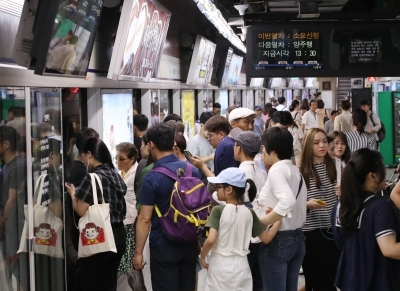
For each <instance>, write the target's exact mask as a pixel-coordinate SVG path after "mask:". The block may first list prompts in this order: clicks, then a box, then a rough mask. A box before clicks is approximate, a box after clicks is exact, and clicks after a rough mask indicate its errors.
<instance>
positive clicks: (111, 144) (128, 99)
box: [101, 90, 133, 162]
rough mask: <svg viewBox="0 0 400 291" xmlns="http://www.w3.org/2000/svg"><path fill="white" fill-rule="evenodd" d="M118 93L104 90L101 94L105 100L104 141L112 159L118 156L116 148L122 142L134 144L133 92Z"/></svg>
mask: <svg viewBox="0 0 400 291" xmlns="http://www.w3.org/2000/svg"><path fill="white" fill-rule="evenodd" d="M115 91H117V92H115ZM118 91H119V90H114V92H111V91H108V90H102V94H101V96H102V100H103V141H104V143H105V144H106V145H107V147H108V149H109V150H110V153H111V157H112V158H114V157H115V156H116V154H117V149H116V146H117V145H118V144H120V143H121V142H130V143H133V102H132V91H131V90H126V91H120V92H118ZM114 162H115V161H114Z"/></svg>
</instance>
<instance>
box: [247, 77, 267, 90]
mask: <svg viewBox="0 0 400 291" xmlns="http://www.w3.org/2000/svg"><path fill="white" fill-rule="evenodd" d="M263 85H264V78H251V80H250V87H252V88H260V87H262V86H263Z"/></svg>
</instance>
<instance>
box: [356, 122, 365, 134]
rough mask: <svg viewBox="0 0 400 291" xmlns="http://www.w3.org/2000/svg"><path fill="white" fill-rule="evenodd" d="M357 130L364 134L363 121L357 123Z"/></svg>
mask: <svg viewBox="0 0 400 291" xmlns="http://www.w3.org/2000/svg"><path fill="white" fill-rule="evenodd" d="M356 127H357V131H358V132H359V133H360V134H362V133H363V132H364V126H363V125H362V124H361V123H357V125H356Z"/></svg>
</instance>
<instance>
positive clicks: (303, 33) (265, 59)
mask: <svg viewBox="0 0 400 291" xmlns="http://www.w3.org/2000/svg"><path fill="white" fill-rule="evenodd" d="M252 36H253V37H252V40H253V43H252V44H251V46H252V50H253V51H252V53H253V54H252V57H253V58H252V60H251V61H252V63H253V69H255V70H271V69H272V70H274V69H280V70H295V69H296V68H299V67H301V68H310V69H317V70H318V69H322V67H323V65H324V64H323V57H322V49H321V38H320V33H319V31H317V30H282V31H265V30H253V35H252Z"/></svg>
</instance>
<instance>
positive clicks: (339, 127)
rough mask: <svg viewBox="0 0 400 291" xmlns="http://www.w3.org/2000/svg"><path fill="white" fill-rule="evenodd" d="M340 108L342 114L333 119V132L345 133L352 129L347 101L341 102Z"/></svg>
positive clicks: (349, 105) (349, 104) (348, 102)
mask: <svg viewBox="0 0 400 291" xmlns="http://www.w3.org/2000/svg"><path fill="white" fill-rule="evenodd" d="M340 107H341V108H342V114H340V115H339V116H337V117H336V118H335V122H334V130H335V131H341V132H345V133H346V132H348V131H351V128H352V122H351V118H352V116H351V112H350V108H351V103H350V101H349V100H342V102H341V103H340Z"/></svg>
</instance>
